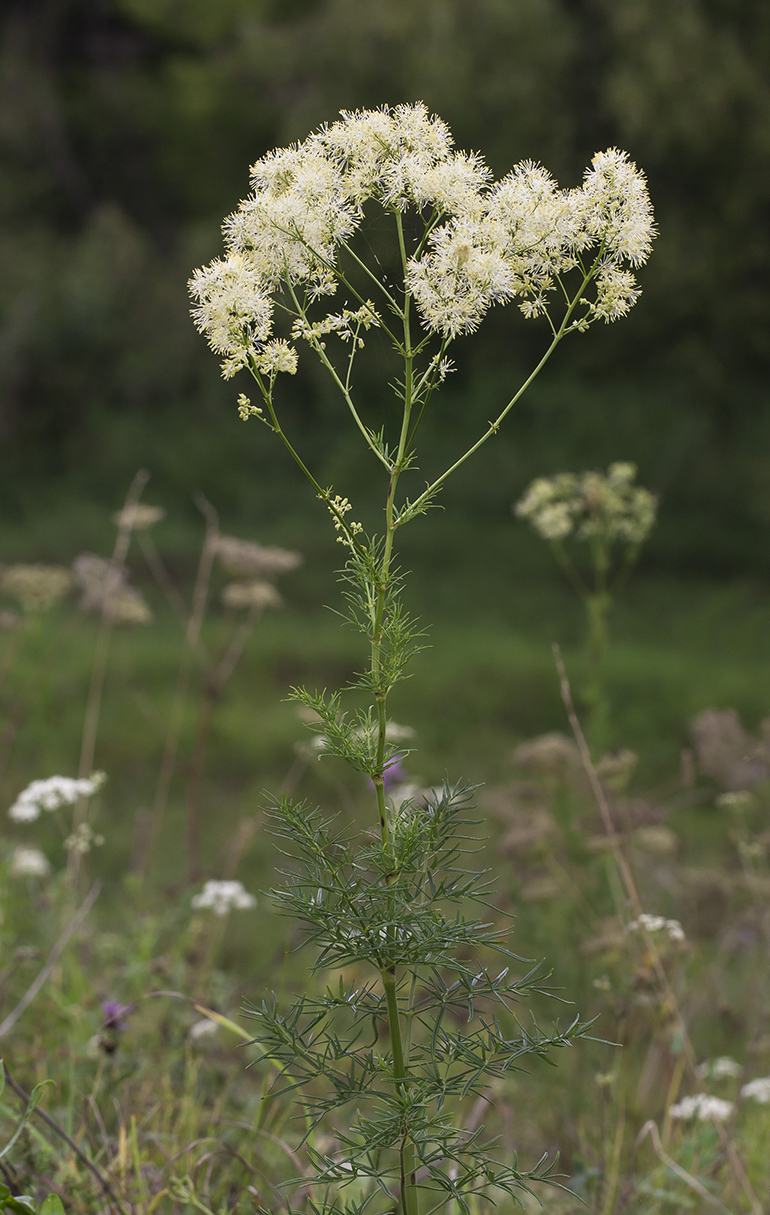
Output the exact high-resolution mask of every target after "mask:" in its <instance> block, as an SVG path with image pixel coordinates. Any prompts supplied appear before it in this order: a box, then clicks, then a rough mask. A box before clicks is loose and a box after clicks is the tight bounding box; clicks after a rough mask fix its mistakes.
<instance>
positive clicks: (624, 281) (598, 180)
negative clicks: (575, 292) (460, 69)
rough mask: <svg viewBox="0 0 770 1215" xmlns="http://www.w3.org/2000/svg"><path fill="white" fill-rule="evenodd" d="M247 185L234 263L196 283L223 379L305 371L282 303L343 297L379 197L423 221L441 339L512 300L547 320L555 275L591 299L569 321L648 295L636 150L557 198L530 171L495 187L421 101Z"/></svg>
mask: <svg viewBox="0 0 770 1215" xmlns="http://www.w3.org/2000/svg"><path fill="white" fill-rule="evenodd" d="M251 186H252V192H251V194H250V195H249V196H248V197H247V198H246V199H244V200H243V201H242V202H241V204H240V206H239V207H238V209H237V210H236V211H235V212H233V214H232V215H230V216H229V217H228V218H227V219H226V220H225V223H224V238H225V245H226V250H227V256H226V257H225V258H224V259H217V260H215V261H214V262H212V263H211V264H210V265H209V266H206V267H204V268H203V269H201V270H198V271H197V272H196V273H195V275H194V276H193V278H192V279H191V282H190V290H191V293H192V295H193V297H194V299H195V301H196V306H195V308H194V309H193V317H194V319H195V323H196V325H197V326H198V328H199V329H200V330H201V332H203V333H205V334H206V336H207V338H208V340H209V343H210V344H211V346H212V347H213V349H214V350H215V351H217V352H218V353H219V354H222V355H224V356H225V362H224V363H223V374H224V375H225V376H226V377H229V376H232V375H234V374H235V373H236V372H237V371H238V370H239V369H240V368H242V367H245V366H251V368H252V370H254V371H256V372H258V373H263V374H267V375H270V376H274V375H275V374H277V372H279V371H288V372H293V371H294V368H295V359H296V355H295V353H294V352H293V351H292V350H291V348H289V347H286V346H285V345H283V346H280V347H275V346H268V348H267V349H266V348H265V344H266V343H269V340H270V339H271V337H272V321H273V315H272V297H273V295H274V294H276V293H277V292H284V293H285V294H284V301H285V302H287V303H289V307H290V311H292V310H294V314H295V315H299V314H300V313H301V312H302V310H303V308H304V306H305V305H304V304H302V305H301V306H300V304H298V300H304V301H305V303H309V302H311V301H313V300H318V299H321V298H323V297H324V296H326V295H330V294H333V293H334V292H335V291H336V289H337V286H338V284H339V282H340V281H341V268H340V265H339V258H340V253H341V250H342V249H343V248H344V247H345V246H347V244H348V243H349V242H350V241H351V239H352V238H353V237H354V236H355V234H356V232H357V231H358V229H359V228H360V226H361V223H362V220H363V217H364V208H365V207H366V205H367V204H368V203H369V202H370V201H374V202H376V203H379V204H380V206H381V207H383V208H385V210H386V211H390V212H395V213H399V212H402V211H405V210H407V209H412V210H414V211H416V212H417V213H418V215H419V217H420V219H421V220H422V222H423V223H424V225H425V228H424V232H425V236H426V237H427V238H428V239H427V243H426V242H425V240H423V242H422V244H420V246H419V247H418V248H417V249H416V250H413V252H412V254H411V256H409V251H408V250H407V256H408V264H407V278H406V286H407V290H408V291H409V292H411V293H412V294H413V295H414V298H415V302H416V305H417V311H418V312H419V314H420V317H421V320H422V322H423V325H424V326H425V328H426V329H428V330H429V331H430V332H433V333H436V334H439V335H441V336H442V337H445V338H453V337H455V336H457V335H459V334H461V333H470V332H472V331H473V330H474V329H475V328H476V327H477V326H478V324H479V323H480V321H481V320H482V318H483V316H484V314H485V313H486V311H487V310H488V309H489V308H490V307H491V306H492V305H494V304H499V303H505V302H507V301H509V300H512V299H517V300H518V303H519V306H520V308H521V310H522V312H523V313H524V314H525V316H528V317H536V316H539V315H540V314H541V313H543V312H547V311H548V307H549V298H550V293H551V292H552V291H553V290H554V288H555V287H556V286H557V285H558V284H557V279H559V277H560V276H561V275H562V274H565V273H567V272H568V271H570V270H572V269H574V268H575V267H576V266H578V265H580V266H581V268H582V270H583V272H588V275H589V278H590V279H591V280H593V281H594V282H595V291H594V292H593V294H592V295H590V296H587V297H586V298H585V299H584V300H582V301H581V302H580V303H581V308H582V310H581V309H578V311H577V312H575V313H574V314H573V316H572V321H571V324H572V325H574V327H577V328H585V327H587V326H588V325H589V324H591V323H592V322H593V321H595V320H605V321H611V320H615V319H617V318H618V317H620V316H623V315H624V313H625V312H627V311H628V309H629V308H630V307H631V306H632V305H633V304H634V302H635V301H636V299H637V297H638V294H639V289H638V286H637V284H636V280H635V278H634V276H633V274H632V273H631V271H630V270H629V269H628V268H627V267H629V266H632V267H635V266H637V265H639V264H641V263H642V262H643V261H645V259H646V258H647V256H648V254H649V251H650V247H651V242H652V239H653V237H654V235H655V229H654V225H653V220H652V208H651V206H650V201H649V196H648V193H647V184H646V181H645V179H644V175H643V174H642V173H640V172H639V170H638V169H637V168H636V166H635V165H634V164H633V162H632V161H631V160H630V159H629V157H628V155H627V154H626V153H625V152H620V151H618V150H617V149H615V148H610V149H609V150H607V151H605V152H600V153H597V155H596V156H595V157H594V159H593V162H592V164H591V166H590V168H589V169H588V170H587V171H586V174H585V178H584V181H583V184H582V186H581V187H579V188H577V189H571V190H562V189H560V188H559V186H558V184H557V182H556V181H555V180H554V179H553V178H552V177H551V175H550V174H549V173H548V172H547V170H545V169H544V168H543V167H542V166H541V165H538V164H535V163H533V162H532V161H525V162H524V163H522V164H520V165H518V166H516V168H514V169H513V170H512V171H511V172H510V173H509V174H508V175H507V176H506V177H504V178H503V179H502V180H501V181H500V182H498V183H492V181H491V174H490V172H489V169H488V168H487V166H486V164H485V163H484V161H483V159H482V157H481V156H479V155H478V154H476V153H468V152H463V151H459V150H455V148H454V147H453V139H452V134H451V131H450V130H449V128H448V127H447V125H446V123H445V122H443V121H442V120H441V119H440V118H438V117H436V116H435V115H431V114H430V113H429V111H428V109H427V107H426V106H425V105H424V104H423V103H422V102H418V103H416V104H412V105H400V106H396V107H394V108H391V107H388V106H384V107H382V108H381V109H379V110H357V111H342V113H341V116H340V118H339V120H338V121H336V122H333V123H331V124H330V125H327V126H324V127H321V128H320V130H318V131H315V132H313V133H312V134H311V135H309V136H308V138H307V139H305V140H303V141H300V142H298V143H295V144H292V145H291V146H290V147H286V148H278V149H276V150H274V151H272V152H270V153H268V154H267V155H266V156H263V157H262V158H261V159H260V160H258V161H257V162H256V163H255V164H254V165H253V166H252V169H251ZM367 214H368V212H367ZM581 259H584V260H583V261H581ZM597 259H598V260H597ZM284 301H282V302H284ZM320 323H322V322H320ZM303 336H306V334H303Z"/></svg>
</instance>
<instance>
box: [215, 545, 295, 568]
mask: <svg viewBox="0 0 770 1215" xmlns="http://www.w3.org/2000/svg"><path fill="white" fill-rule="evenodd" d="M215 552H216V555H217V557H218V558H219V560H220V562H221V563H222V565H223V567H224V568H225V569H226V570H227V572H228V574H230V575H231V576H232V577H233V578H275V577H276V576H277V575H278V574H288V573H290V572H291V570H295V569H296V568H297V566H298V565H301V564H302V557H301V556H300V554H299V553H295V552H292V551H291V550H290V549H286V548H278V547H277V546H272V545H264V544H257V542H256V541H255V540H239V539H238V537H237V536H218V537H217V541H216V547H215Z"/></svg>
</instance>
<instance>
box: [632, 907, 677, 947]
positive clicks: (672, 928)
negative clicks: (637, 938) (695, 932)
mask: <svg viewBox="0 0 770 1215" xmlns="http://www.w3.org/2000/svg"><path fill="white" fill-rule="evenodd" d="M642 930H645V931H647V932H650V933H654V932H665V933H667V934H668V938H669V940H670V941H674V942H675V943H676V944H681V943H682V942H683V941H684V939H685V935H684V929H683V928H682V925H681V924H680V923H679V920H667V919H666V918H665V916H662V915H648V914H647V913H646V912H643V913H642V914H641V915H640V916H639V919H638V920H632V921H631V923H630V924H629V925H628V928H627V929H626V932H641V931H642Z"/></svg>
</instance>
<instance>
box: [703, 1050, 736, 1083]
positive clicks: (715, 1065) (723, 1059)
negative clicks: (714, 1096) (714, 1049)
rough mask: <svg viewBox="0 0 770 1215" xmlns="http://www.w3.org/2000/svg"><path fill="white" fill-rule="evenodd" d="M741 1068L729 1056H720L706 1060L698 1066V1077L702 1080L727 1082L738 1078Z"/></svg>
mask: <svg viewBox="0 0 770 1215" xmlns="http://www.w3.org/2000/svg"><path fill="white" fill-rule="evenodd" d="M742 1071H743V1068H742V1067H741V1065H740V1063H738V1062H737V1061H736V1060H735V1059H731V1058H730V1057H729V1055H720V1057H719V1058H718V1059H707V1060H706V1062H705V1063H701V1064H699V1066H698V1075H699V1076H700V1077H701V1078H702V1079H703V1080H727V1079H734V1078H735V1077H736V1076H740V1074H741V1072H742Z"/></svg>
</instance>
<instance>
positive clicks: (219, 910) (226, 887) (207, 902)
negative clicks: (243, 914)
mask: <svg viewBox="0 0 770 1215" xmlns="http://www.w3.org/2000/svg"><path fill="white" fill-rule="evenodd" d="M256 905H257V900H256V899H255V898H254V895H253V894H249V893H248V891H247V890H245V889H244V886H243V882H237V881H213V880H212V881H208V882H206V883H205V884H204V887H203V890H202V891H201V892H200V894H196V895H195V897H194V898H193V900H192V906H193V907H194V908H195V909H196V910H203V909H208V910H211V911H213V912H214V915H221V916H224V915H227V913H228V912H229V911H231V910H232V909H233V908H235V909H236V910H238V911H248V910H249V909H250V908H252V907H256Z"/></svg>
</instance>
